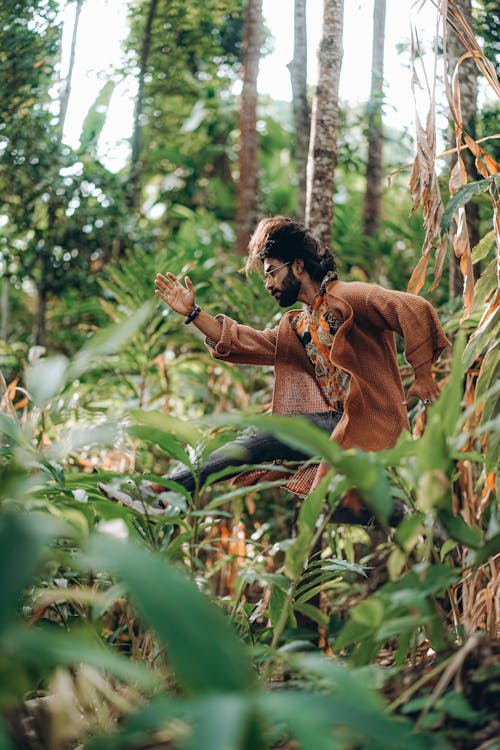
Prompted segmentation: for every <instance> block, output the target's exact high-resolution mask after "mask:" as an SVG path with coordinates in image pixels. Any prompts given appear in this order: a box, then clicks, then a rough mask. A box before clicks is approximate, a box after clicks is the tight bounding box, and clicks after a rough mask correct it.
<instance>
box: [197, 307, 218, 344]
mask: <svg viewBox="0 0 500 750" xmlns="http://www.w3.org/2000/svg"><path fill="white" fill-rule="evenodd" d="M192 324H193V325H194V326H196V328H198V330H199V331H201V332H202V333H204V334H205V336H206V337H207V338H208V339H210V340H211V341H215V342H217V341H219V340H220V338H221V336H222V323H221V321H220V320H217V318H214V317H213V315H209V313H207V312H205V310H202V311H201V312H200V313H198V315H197V316H196V318H195V319H194V320H193V323H192Z"/></svg>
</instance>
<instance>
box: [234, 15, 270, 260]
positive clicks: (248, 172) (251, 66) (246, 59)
mask: <svg viewBox="0 0 500 750" xmlns="http://www.w3.org/2000/svg"><path fill="white" fill-rule="evenodd" d="M262 26H263V21H262V0H247V6H246V11H245V22H244V28H243V52H242V54H243V88H242V91H241V105H240V117H239V130H240V151H239V178H238V187H237V194H236V254H237V255H245V254H246V251H247V247H248V240H249V238H250V234H251V232H252V229H253V225H254V222H255V218H256V212H257V187H258V170H259V164H258V139H257V75H258V72H259V58H260V48H261V44H262Z"/></svg>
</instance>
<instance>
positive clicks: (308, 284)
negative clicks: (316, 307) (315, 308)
mask: <svg viewBox="0 0 500 750" xmlns="http://www.w3.org/2000/svg"><path fill="white" fill-rule="evenodd" d="M320 286H321V282H319V281H313V280H312V279H311V277H310V276H309V277H308V278H305V279H302V283H301V285H300V292H299V295H298V297H297V299H298V301H299V302H304V303H305V304H306V305H312V303H313V302H314V298H315V297H316V295H317V293H318V292H319V289H320Z"/></svg>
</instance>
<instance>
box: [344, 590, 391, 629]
mask: <svg viewBox="0 0 500 750" xmlns="http://www.w3.org/2000/svg"><path fill="white" fill-rule="evenodd" d="M351 618H352V619H353V621H354V622H357V623H358V624H359V625H364V626H365V627H368V628H377V627H378V626H379V625H380V624H381V623H382V621H383V619H384V605H383V604H382V602H381V601H380V600H379V599H375V598H373V597H372V598H371V599H367V600H366V601H364V602H361V604H358V605H357V606H356V607H354V608H353V609H352V610H351Z"/></svg>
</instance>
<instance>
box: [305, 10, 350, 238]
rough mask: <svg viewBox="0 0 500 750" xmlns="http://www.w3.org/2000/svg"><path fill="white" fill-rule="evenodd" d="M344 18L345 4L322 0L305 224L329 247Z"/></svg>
mask: <svg viewBox="0 0 500 750" xmlns="http://www.w3.org/2000/svg"><path fill="white" fill-rule="evenodd" d="M343 14H344V7H343V1H342V0H323V35H322V39H321V44H320V46H319V51H318V63H319V72H318V84H317V87H316V91H315V94H314V100H313V111H312V124H311V143H310V146H309V158H308V162H307V204H306V224H307V226H308V227H310V228H311V230H312V231H313V232H314V233H315V235H316V236H317V238H318V239H319V240H320V241H321V242H322V243H323V244H324V245H325V246H326V247H329V246H330V244H331V239H332V221H333V188H334V172H335V165H336V163H337V129H338V98H339V80H340V68H341V65H342V28H343Z"/></svg>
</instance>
